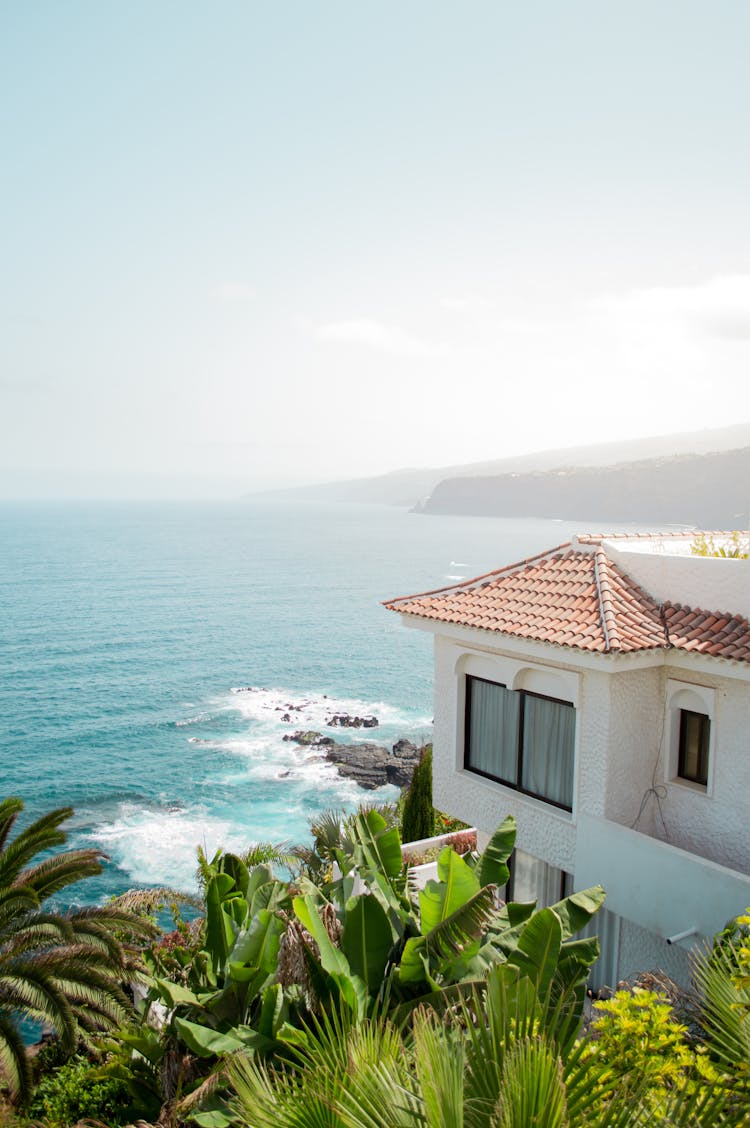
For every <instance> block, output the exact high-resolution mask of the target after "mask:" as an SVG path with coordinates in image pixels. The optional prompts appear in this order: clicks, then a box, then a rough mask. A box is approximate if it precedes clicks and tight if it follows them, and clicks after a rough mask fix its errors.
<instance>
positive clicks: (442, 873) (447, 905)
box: [419, 846, 481, 936]
mask: <svg viewBox="0 0 750 1128" xmlns="http://www.w3.org/2000/svg"><path fill="white" fill-rule="evenodd" d="M438 876H439V878H440V880H439V881H428V882H427V885H426V886H425V888H424V889H423V890H422V891H421V893H420V895H419V907H420V931H421V933H422V935H423V936H426V935H427V934H428V933H429V932H432V931H433V929H435V928H436V927H437V925H438V924H440V923H441V922H442V921H444V920H446V919H447V918H448V917H449V916H452V915H453V913H455V912H456V911H457V910H458V909H460V908H461V906H462V905H465V904H466V903H467V902H468V901H470V900H471V898H472V897H474V896H475V895H476V894H477V893H478V892H479V889H480V888H481V886H480V883H479V878H478V877H477V876H476V874H475V873H474V872H473V871H472V870H471V869H470V868H469V866H468V865H467V864H466V862H465V861H464V860H463V858H460V857H459V856H458V854H456V852H455V851H454V850H451V848H450V846H446V847H444V848H443V849H442V850H441V851H440V855H439V857H438Z"/></svg>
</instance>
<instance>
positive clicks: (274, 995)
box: [258, 983, 287, 1038]
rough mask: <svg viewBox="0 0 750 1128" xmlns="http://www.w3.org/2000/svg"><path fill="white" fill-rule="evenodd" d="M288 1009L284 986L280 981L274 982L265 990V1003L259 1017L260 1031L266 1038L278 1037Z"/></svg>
mask: <svg viewBox="0 0 750 1128" xmlns="http://www.w3.org/2000/svg"><path fill="white" fill-rule="evenodd" d="M286 1009H287V1008H286V1004H285V1000H284V988H283V987H282V986H281V984H280V983H273V984H272V985H271V986H270V987H267V988H266V989H265V991H264V992H263V1003H262V1005H261V1009H260V1017H259V1019H258V1032H259V1033H260V1034H262V1035H263V1037H264V1038H275V1037H276V1035H277V1033H278V1031H279V1028H280V1027H281V1026H282V1024H283V1022H284V1017H285V1014H286Z"/></svg>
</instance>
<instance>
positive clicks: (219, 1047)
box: [174, 1018, 274, 1057]
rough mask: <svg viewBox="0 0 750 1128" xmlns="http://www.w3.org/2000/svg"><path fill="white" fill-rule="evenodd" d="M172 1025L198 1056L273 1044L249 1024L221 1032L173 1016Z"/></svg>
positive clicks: (266, 1048)
mask: <svg viewBox="0 0 750 1128" xmlns="http://www.w3.org/2000/svg"><path fill="white" fill-rule="evenodd" d="M174 1026H175V1030H176V1031H177V1033H178V1035H179V1036H180V1038H181V1039H182V1041H183V1042H184V1043H185V1045H186V1046H187V1047H188V1049H190V1050H192V1051H193V1053H194V1054H197V1055H198V1057H215V1056H219V1055H221V1054H233V1053H237V1052H238V1051H239V1050H244V1051H245V1052H249V1053H256V1052H257V1051H259V1050H263V1051H265V1050H270V1049H272V1048H273V1045H274V1043H273V1040H272V1039H270V1038H265V1037H264V1036H263V1035H262V1034H260V1033H259V1032H258V1031H257V1030H253V1028H252V1027H251V1026H245V1025H240V1026H233V1027H232V1030H231V1032H228V1033H222V1032H221V1031H220V1030H213V1029H211V1027H209V1026H201V1025H200V1024H199V1023H197V1022H189V1021H188V1020H187V1019H186V1018H175V1019H174Z"/></svg>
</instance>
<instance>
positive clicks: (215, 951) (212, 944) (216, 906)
mask: <svg viewBox="0 0 750 1128" xmlns="http://www.w3.org/2000/svg"><path fill="white" fill-rule="evenodd" d="M233 888H234V881H233V879H232V878H231V877H230V876H229V874H227V873H217V874H214V876H213V877H211V879H210V880H209V882H208V884H207V886H206V939H205V948H206V951H207V952H208V954H209V955H210V957H211V960H212V963H213V966H214V969H216V970H218V969H220V968H221V967H223V965H224V961H225V960H226V958H227V956H228V955H229V949H230V947H231V946H232V944H233V942H234V929H233V928H232V924H231V921H230V920H229V919H228V918H227V916H226V914H225V913H224V911H223V909H222V902H223V901H224V899H225V897H226V896H227V894H228V893H229V892H230V890H231V889H233Z"/></svg>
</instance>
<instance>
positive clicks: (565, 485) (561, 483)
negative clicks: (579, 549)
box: [418, 446, 750, 529]
mask: <svg viewBox="0 0 750 1128" xmlns="http://www.w3.org/2000/svg"><path fill="white" fill-rule="evenodd" d="M418 508H419V510H420V511H421V512H424V513H454V514H465V515H467V516H469V515H470V516H479V517H551V518H559V519H562V520H566V521H585V522H589V523H591V522H596V523H598V524H600V525H602V526H604V525H611V524H614V523H620V522H628V523H630V522H633V523H636V524H644V525H664V524H680V525H694V526H698V527H700V528H702V529H736V528H747V527H748V524H750V522H749V521H748V517H749V516H750V515H749V513H748V509H749V508H750V446H749V447H744V448H743V449H742V450H731V451H723V452H721V453H717V454H698V455H696V454H683V455H674V456H672V457H668V458H651V459H643V460H641V461H638V462H626V463H620V464H618V465H615V466H604V467H596V468H594V467H581V466H570V467H567V468H565V467H562V468H558V469H556V470H546V471H536V472H532V473H528V474H494V475H485V476H475V477H471V478H448V479H446V480H445V481H442V482H440V483H439V484H438V485H437V486H436V488H435V489H434V490H433V492H432V494H431V495H430V497H429V498H428V499H427V501H426V502H425V503H424V505H422V506H419V507H418Z"/></svg>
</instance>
